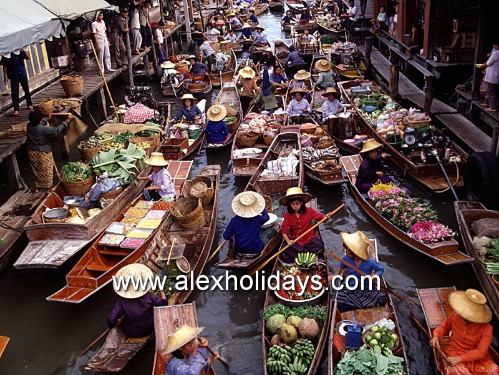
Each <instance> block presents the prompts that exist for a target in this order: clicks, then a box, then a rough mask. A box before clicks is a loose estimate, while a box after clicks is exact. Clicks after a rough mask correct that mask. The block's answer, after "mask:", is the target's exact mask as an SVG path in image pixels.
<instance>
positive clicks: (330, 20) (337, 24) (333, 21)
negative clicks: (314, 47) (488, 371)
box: [317, 14, 343, 44]
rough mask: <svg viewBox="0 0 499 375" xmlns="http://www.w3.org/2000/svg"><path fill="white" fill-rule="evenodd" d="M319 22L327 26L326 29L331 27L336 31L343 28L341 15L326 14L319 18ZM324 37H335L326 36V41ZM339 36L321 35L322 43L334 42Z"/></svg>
mask: <svg viewBox="0 0 499 375" xmlns="http://www.w3.org/2000/svg"><path fill="white" fill-rule="evenodd" d="M317 22H318V23H319V25H321V26H323V27H325V28H326V29H331V30H334V31H341V30H342V29H343V27H342V25H341V18H339V17H335V16H333V15H330V14H328V15H326V16H324V17H322V18H319V19H318V20H317ZM324 37H334V39H333V38H325V40H326V41H324V40H323V39H322V38H324ZM337 40H338V38H337V37H336V36H335V35H334V36H333V35H323V36H322V37H321V42H322V43H325V44H332V43H334V42H335V41H337Z"/></svg>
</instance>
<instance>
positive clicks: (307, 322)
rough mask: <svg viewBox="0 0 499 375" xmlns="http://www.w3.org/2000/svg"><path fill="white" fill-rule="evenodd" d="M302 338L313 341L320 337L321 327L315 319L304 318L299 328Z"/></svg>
mask: <svg viewBox="0 0 499 375" xmlns="http://www.w3.org/2000/svg"><path fill="white" fill-rule="evenodd" d="M298 331H299V332H300V336H301V337H302V338H304V339H309V340H312V339H314V338H316V337H317V336H319V332H320V330H319V325H318V324H317V322H316V321H315V320H314V319H309V318H304V319H303V320H302V321H301V322H300V326H299V327H298Z"/></svg>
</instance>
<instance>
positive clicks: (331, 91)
mask: <svg viewBox="0 0 499 375" xmlns="http://www.w3.org/2000/svg"><path fill="white" fill-rule="evenodd" d="M337 93H338V91H336V89H335V88H334V87H328V88H327V89H326V91H324V93H323V94H322V96H325V97H326V96H328V95H329V94H334V95H336V94H337Z"/></svg>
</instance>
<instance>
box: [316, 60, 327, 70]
mask: <svg viewBox="0 0 499 375" xmlns="http://www.w3.org/2000/svg"><path fill="white" fill-rule="evenodd" d="M315 69H317V70H318V71H319V72H327V71H328V70H330V69H331V63H330V62H329V61H327V60H324V59H323V60H319V61H317V62H316V63H315Z"/></svg>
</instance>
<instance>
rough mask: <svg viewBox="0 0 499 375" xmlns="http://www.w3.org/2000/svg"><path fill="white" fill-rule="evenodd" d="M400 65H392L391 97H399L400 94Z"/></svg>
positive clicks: (394, 98)
mask: <svg viewBox="0 0 499 375" xmlns="http://www.w3.org/2000/svg"><path fill="white" fill-rule="evenodd" d="M399 68H400V67H399V65H390V98H392V99H393V100H396V99H397V96H398V94H399Z"/></svg>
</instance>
